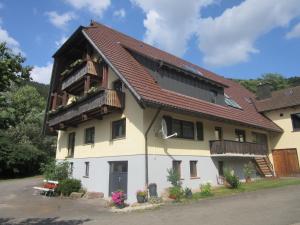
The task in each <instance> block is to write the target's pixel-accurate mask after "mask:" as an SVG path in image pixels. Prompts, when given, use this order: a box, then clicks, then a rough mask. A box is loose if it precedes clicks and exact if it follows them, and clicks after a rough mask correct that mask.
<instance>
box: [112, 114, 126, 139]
mask: <svg viewBox="0 0 300 225" xmlns="http://www.w3.org/2000/svg"><path fill="white" fill-rule="evenodd" d="M125 135H126V119H125V118H124V119H121V120H117V121H113V122H112V139H117V138H123V137H125Z"/></svg>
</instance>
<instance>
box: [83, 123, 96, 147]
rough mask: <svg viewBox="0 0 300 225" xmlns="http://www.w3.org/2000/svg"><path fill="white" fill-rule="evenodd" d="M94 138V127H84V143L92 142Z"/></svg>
mask: <svg viewBox="0 0 300 225" xmlns="http://www.w3.org/2000/svg"><path fill="white" fill-rule="evenodd" d="M94 138H95V127H90V128H86V129H85V136H84V143H85V144H94Z"/></svg>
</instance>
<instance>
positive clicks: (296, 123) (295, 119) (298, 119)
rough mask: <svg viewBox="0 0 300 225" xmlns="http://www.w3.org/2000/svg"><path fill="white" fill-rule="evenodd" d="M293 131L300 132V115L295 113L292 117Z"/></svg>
mask: <svg viewBox="0 0 300 225" xmlns="http://www.w3.org/2000/svg"><path fill="white" fill-rule="evenodd" d="M291 118H292V124H293V130H294V131H300V113H295V114H292V115H291Z"/></svg>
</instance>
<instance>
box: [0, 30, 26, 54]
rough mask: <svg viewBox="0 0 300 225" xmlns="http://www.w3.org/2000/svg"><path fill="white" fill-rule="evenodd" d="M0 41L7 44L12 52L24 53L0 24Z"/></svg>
mask: <svg viewBox="0 0 300 225" xmlns="http://www.w3.org/2000/svg"><path fill="white" fill-rule="evenodd" d="M0 42H6V44H7V46H8V47H9V48H11V50H12V51H13V52H14V53H22V54H23V55H25V54H24V53H23V52H22V51H21V49H20V43H19V42H18V41H17V40H16V39H14V38H13V37H11V36H10V35H9V33H8V32H7V31H6V30H5V29H3V28H2V27H1V26H0Z"/></svg>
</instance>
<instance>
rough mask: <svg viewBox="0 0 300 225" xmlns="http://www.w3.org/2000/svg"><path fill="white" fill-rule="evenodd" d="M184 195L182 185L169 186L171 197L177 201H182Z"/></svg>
mask: <svg viewBox="0 0 300 225" xmlns="http://www.w3.org/2000/svg"><path fill="white" fill-rule="evenodd" d="M183 197H184V191H183V190H182V188H181V187H178V186H176V187H170V188H169V198H171V199H174V200H176V201H180V200H181V199H182V198H183Z"/></svg>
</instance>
